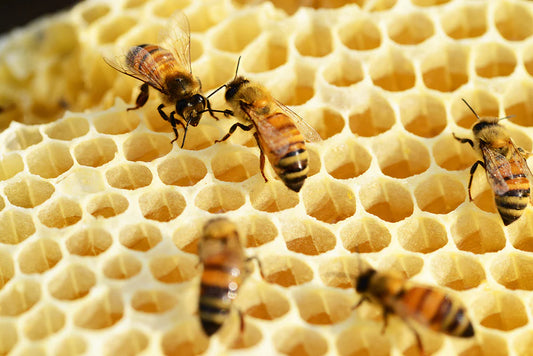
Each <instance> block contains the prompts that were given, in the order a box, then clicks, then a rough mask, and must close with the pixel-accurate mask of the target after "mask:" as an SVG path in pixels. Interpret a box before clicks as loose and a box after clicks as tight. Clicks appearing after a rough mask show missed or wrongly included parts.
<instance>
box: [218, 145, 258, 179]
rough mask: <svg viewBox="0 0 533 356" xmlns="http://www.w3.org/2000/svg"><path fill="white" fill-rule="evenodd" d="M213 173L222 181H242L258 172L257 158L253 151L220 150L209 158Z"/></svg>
mask: <svg viewBox="0 0 533 356" xmlns="http://www.w3.org/2000/svg"><path fill="white" fill-rule="evenodd" d="M211 168H212V169H213V175H214V176H215V178H217V179H218V180H221V181H224V182H243V181H245V180H246V179H248V178H250V177H253V176H255V175H256V174H258V173H259V160H258V158H257V156H256V155H254V154H253V153H251V152H249V151H247V150H242V149H237V150H235V149H233V150H231V149H230V150H228V149H226V150H220V152H218V153H217V154H216V155H215V157H214V158H213V159H212V160H211Z"/></svg>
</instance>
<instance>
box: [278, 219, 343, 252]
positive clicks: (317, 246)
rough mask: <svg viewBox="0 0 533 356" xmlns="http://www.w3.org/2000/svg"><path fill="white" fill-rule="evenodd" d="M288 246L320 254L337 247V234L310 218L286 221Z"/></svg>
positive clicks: (285, 232) (300, 250)
mask: <svg viewBox="0 0 533 356" xmlns="http://www.w3.org/2000/svg"><path fill="white" fill-rule="evenodd" d="M282 234H283V238H284V239H285V244H286V245H287V248H288V249H289V250H291V251H294V252H298V253H303V254H304V255H310V256H315V255H320V254H322V253H324V252H326V251H329V250H331V249H333V248H334V247H335V244H336V238H335V235H334V234H333V233H332V232H331V231H329V230H328V229H326V228H325V227H324V226H322V225H319V224H316V223H314V222H312V221H310V220H308V221H305V220H301V221H298V222H294V221H290V222H289V221H286V222H284V223H283V228H282Z"/></svg>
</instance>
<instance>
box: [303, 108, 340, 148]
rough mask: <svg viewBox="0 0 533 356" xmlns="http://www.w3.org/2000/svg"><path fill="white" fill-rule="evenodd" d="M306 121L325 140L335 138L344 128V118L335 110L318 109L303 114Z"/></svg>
mask: <svg viewBox="0 0 533 356" xmlns="http://www.w3.org/2000/svg"><path fill="white" fill-rule="evenodd" d="M302 117H303V118H304V121H306V122H307V123H308V124H310V125H311V126H312V127H313V128H314V129H315V130H316V132H318V134H319V135H320V137H321V138H322V139H323V140H327V139H328V138H330V137H332V136H335V135H336V134H338V133H340V132H341V131H342V129H343V128H344V118H343V117H342V115H341V114H340V113H339V112H338V111H336V110H335V109H332V108H328V107H317V108H312V109H311V110H307V111H305V112H304V113H303V114H302Z"/></svg>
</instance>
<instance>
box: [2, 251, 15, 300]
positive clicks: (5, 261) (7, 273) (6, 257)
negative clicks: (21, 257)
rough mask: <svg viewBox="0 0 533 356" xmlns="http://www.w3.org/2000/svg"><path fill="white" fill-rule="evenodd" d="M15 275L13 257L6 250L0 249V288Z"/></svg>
mask: <svg viewBox="0 0 533 356" xmlns="http://www.w3.org/2000/svg"><path fill="white" fill-rule="evenodd" d="M14 275H15V268H14V264H13V258H12V257H11V254H10V253H9V252H7V251H3V250H0V290H1V289H2V288H3V287H4V286H5V285H6V283H7V282H9V281H10V280H11V278H13V276H14Z"/></svg>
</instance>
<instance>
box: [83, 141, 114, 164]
mask: <svg viewBox="0 0 533 356" xmlns="http://www.w3.org/2000/svg"><path fill="white" fill-rule="evenodd" d="M116 153H117V145H115V142H114V141H113V140H111V139H110V138H105V137H99V138H95V139H92V140H88V141H83V142H80V143H79V144H77V145H76V146H75V147H74V157H75V158H76V161H78V163H79V164H81V165H82V166H89V167H100V166H102V165H104V164H106V163H107V162H109V161H111V160H112V159H113V158H115V154H116Z"/></svg>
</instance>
